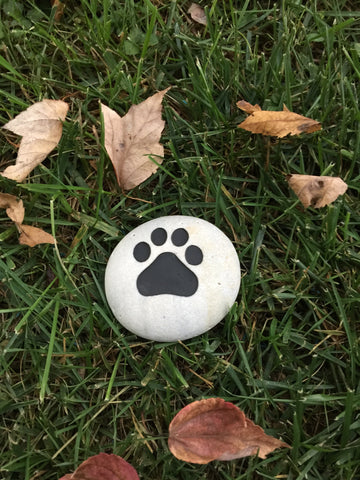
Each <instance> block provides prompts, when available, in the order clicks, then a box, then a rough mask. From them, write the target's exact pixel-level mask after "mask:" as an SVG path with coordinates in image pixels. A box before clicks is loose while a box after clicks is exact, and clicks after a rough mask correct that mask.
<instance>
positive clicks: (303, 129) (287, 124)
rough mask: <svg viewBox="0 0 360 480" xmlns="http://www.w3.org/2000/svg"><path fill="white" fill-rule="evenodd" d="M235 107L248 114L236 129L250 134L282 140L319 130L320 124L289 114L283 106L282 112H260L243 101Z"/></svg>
mask: <svg viewBox="0 0 360 480" xmlns="http://www.w3.org/2000/svg"><path fill="white" fill-rule="evenodd" d="M236 105H237V106H238V107H239V108H240V109H241V110H244V112H246V113H249V114H250V115H249V117H247V118H246V119H245V120H244V121H243V122H242V123H240V124H239V125H238V127H239V128H243V129H244V130H247V131H249V132H252V133H261V134H262V135H271V136H272V137H279V138H282V137H285V136H286V135H299V134H300V133H312V132H316V131H317V130H321V123H319V122H317V121H316V120H312V119H311V118H307V117H303V116H302V115H299V114H297V113H294V112H290V111H289V110H288V109H287V108H286V106H285V105H284V107H283V111H282V112H274V111H271V110H261V108H260V107H259V105H251V103H248V102H245V100H240V101H239V102H237V104H236Z"/></svg>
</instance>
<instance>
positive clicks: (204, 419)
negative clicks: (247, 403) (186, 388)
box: [169, 398, 289, 463]
mask: <svg viewBox="0 0 360 480" xmlns="http://www.w3.org/2000/svg"><path fill="white" fill-rule="evenodd" d="M280 447H289V445H287V444H286V443H284V442H281V441H280V440H277V439H276V438H273V437H270V436H269V435H266V434H265V432H264V430H263V429H262V428H261V427H259V426H257V425H255V424H254V423H253V422H252V421H251V420H249V419H248V418H246V416H245V414H244V412H242V411H241V410H240V409H239V408H238V407H236V406H235V405H233V404H232V403H230V402H225V401H224V400H223V399H221V398H209V399H207V400H200V401H197V402H193V403H191V404H190V405H188V406H186V407H185V408H183V409H182V410H180V412H179V413H178V414H177V415H176V416H175V417H174V418H173V420H172V422H171V423H170V426H169V448H170V451H171V453H172V454H173V455H175V457H176V458H178V459H180V460H183V461H185V462H192V463H208V462H211V461H212V460H233V459H235V458H241V457H246V456H248V455H255V454H256V453H258V455H259V457H260V458H265V457H266V455H267V454H268V453H271V452H272V451H273V450H275V449H276V448H280Z"/></svg>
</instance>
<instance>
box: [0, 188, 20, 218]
mask: <svg viewBox="0 0 360 480" xmlns="http://www.w3.org/2000/svg"><path fill="white" fill-rule="evenodd" d="M0 208H6V214H7V216H8V217H9V218H10V219H11V220H12V221H13V222H15V223H22V222H23V220H24V215H25V209H24V205H23V201H22V200H18V199H17V198H16V197H15V196H14V195H9V194H8V193H0Z"/></svg>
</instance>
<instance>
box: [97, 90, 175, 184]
mask: <svg viewBox="0 0 360 480" xmlns="http://www.w3.org/2000/svg"><path fill="white" fill-rule="evenodd" d="M168 90H169V88H167V89H165V90H162V91H161V92H158V93H156V94H155V95H153V96H152V97H149V98H148V99H147V100H145V101H144V102H141V103H139V104H138V105H132V106H131V107H130V109H129V111H128V113H127V114H126V115H124V117H122V118H121V117H120V116H119V115H118V114H117V113H116V112H114V110H112V109H111V108H109V107H107V106H106V105H103V104H102V105H101V109H102V113H103V116H104V126H105V148H106V151H107V153H108V155H109V157H110V159H111V161H112V164H113V166H114V169H115V173H116V178H117V181H118V183H119V185H120V187H121V188H123V189H124V190H130V189H132V188H134V187H137V186H138V185H139V184H140V183H142V182H143V181H144V180H146V179H147V178H149V177H150V176H151V175H152V174H153V173H154V172H156V170H157V168H158V166H157V165H156V164H155V163H154V162H153V161H152V160H151V159H150V158H149V155H152V156H154V157H156V158H154V159H155V160H156V162H157V163H159V164H161V163H162V161H163V158H162V157H163V155H164V147H163V146H162V145H161V144H160V143H159V141H160V137H161V132H162V131H163V128H164V125H165V122H164V121H163V120H162V118H161V110H162V105H161V102H162V99H163V97H164V95H165V93H166V92H167V91H168Z"/></svg>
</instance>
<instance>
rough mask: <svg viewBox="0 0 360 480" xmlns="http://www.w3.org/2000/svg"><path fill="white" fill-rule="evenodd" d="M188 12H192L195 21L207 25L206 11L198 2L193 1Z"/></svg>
mask: <svg viewBox="0 0 360 480" xmlns="http://www.w3.org/2000/svg"><path fill="white" fill-rule="evenodd" d="M188 13H190V16H191V18H192V19H193V20H194V22H197V23H201V24H202V25H207V20H206V14H205V11H204V9H203V8H202V7H200V5H198V4H197V3H192V4H191V5H190V8H189V10H188Z"/></svg>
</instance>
